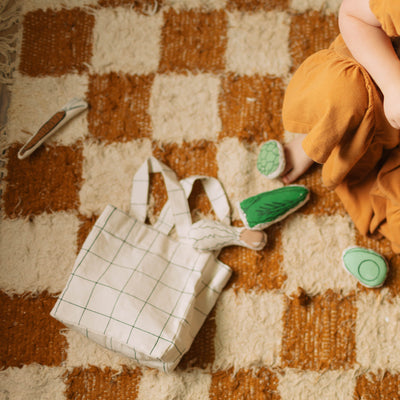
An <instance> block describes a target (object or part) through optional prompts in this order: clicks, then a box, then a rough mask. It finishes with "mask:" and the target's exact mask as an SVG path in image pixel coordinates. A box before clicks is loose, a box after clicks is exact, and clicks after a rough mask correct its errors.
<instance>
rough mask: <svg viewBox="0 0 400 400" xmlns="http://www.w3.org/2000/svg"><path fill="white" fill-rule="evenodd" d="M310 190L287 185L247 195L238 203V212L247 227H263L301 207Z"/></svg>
mask: <svg viewBox="0 0 400 400" xmlns="http://www.w3.org/2000/svg"><path fill="white" fill-rule="evenodd" d="M309 197H310V191H309V190H308V189H307V188H306V187H305V186H303V185H289V186H284V187H281V188H278V189H274V190H270V191H268V192H263V193H260V194H257V195H255V196H252V197H249V198H247V199H245V200H243V201H241V202H240V203H239V214H240V217H241V219H242V221H243V223H244V225H245V226H246V227H247V228H249V229H265V228H267V227H268V226H270V225H272V224H274V223H276V222H278V221H280V220H282V219H284V218H286V217H287V216H288V215H289V214H291V213H293V212H295V211H296V210H298V209H299V208H300V207H302V206H303V205H304V204H305V203H306V202H307V201H308V199H309Z"/></svg>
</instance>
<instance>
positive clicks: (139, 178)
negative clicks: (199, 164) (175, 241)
mask: <svg viewBox="0 0 400 400" xmlns="http://www.w3.org/2000/svg"><path fill="white" fill-rule="evenodd" d="M149 160H150V162H149ZM149 160H147V162H145V164H144V165H143V166H142V167H141V168H140V169H139V170H138V171H137V173H136V174H135V177H134V179H133V185H132V196H131V210H130V214H131V215H132V216H135V217H136V218H137V219H138V220H140V221H142V222H144V221H145V219H146V215H147V207H148V191H149V173H150V172H161V173H162V170H164V171H169V174H170V177H174V178H175V179H174V180H175V181H176V182H177V180H176V175H175V173H174V172H173V171H172V170H171V169H169V168H168V167H167V166H166V165H164V164H162V163H161V162H160V161H158V160H157V159H155V158H154V157H151V158H150V159H149ZM154 164H156V165H158V167H161V171H155V170H154V169H153V168H152V169H151V171H150V169H149V168H146V166H147V165H150V167H152V166H153V165H154ZM163 176H164V175H163ZM164 180H165V186H166V188H167V192H168V201H167V202H166V204H165V206H164V207H163V209H162V210H161V213H160V215H159V217H158V219H157V221H156V222H155V224H154V228H155V229H157V230H158V231H160V232H163V233H164V234H166V235H168V234H169V233H170V232H171V230H172V228H173V226H174V224H176V217H175V216H176V213H179V212H182V210H179V206H178V207H175V215H174V214H173V211H174V208H173V207H171V206H170V204H171V202H172V203H174V201H175V199H176V195H177V194H178V192H175V191H174V192H173V193H175V196H170V192H169V189H168V186H167V181H166V179H165V176H164ZM197 180H200V181H201V183H202V185H203V187H204V190H205V192H206V194H207V196H208V198H209V200H210V202H211V205H212V207H213V210H214V212H215V214H216V215H217V217H218V219H219V220H220V221H221V222H223V223H226V224H227V225H230V224H231V218H230V206H229V203H228V199H227V197H226V193H225V190H224V189H223V187H222V185H221V183H220V182H219V180H218V179H216V178H213V177H210V176H191V177H189V178H185V179H182V180H181V181H179V182H178V185H181V188H183V191H184V196H185V207H187V208H185V212H184V214H182V215H186V216H188V218H186V217H185V219H184V224H187V223H188V224H189V225H188V226H190V225H191V224H192V219H191V215H190V209H189V205H188V202H187V200H186V199H188V198H189V196H190V194H191V192H192V189H193V185H194V183H195V182H196V181H197ZM174 190H176V185H175V189H174ZM179 197H181V195H180V194H179ZM181 202H182V200H181ZM186 210H187V212H188V214H186ZM178 219H179V218H178ZM180 222H181V219H179V222H178V224H179V223H180ZM180 231H181V232H180ZM177 232H178V235H179V236H180V237H181V238H186V234H187V228H183V229H180V228H178V226H177ZM183 235H184V236H183Z"/></svg>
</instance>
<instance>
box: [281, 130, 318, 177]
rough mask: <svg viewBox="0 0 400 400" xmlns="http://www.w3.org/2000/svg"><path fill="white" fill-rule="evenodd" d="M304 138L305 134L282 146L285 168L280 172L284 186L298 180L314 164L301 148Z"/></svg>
mask: <svg viewBox="0 0 400 400" xmlns="http://www.w3.org/2000/svg"><path fill="white" fill-rule="evenodd" d="M306 136H307V135H306V134H298V136H297V137H296V138H295V139H293V140H292V141H291V142H289V143H287V144H285V145H284V146H283V148H284V150H285V157H286V167H285V169H284V171H283V172H282V175H281V179H282V182H283V183H284V184H285V185H287V184H289V183H292V182H294V181H295V180H296V179H298V178H300V176H302V175H303V174H304V173H305V172H306V171H307V170H308V169H309V168H310V167H311V165H313V163H314V161H313V160H312V159H311V158H310V157H308V155H307V154H306V153H305V151H304V150H303V147H302V142H303V140H304V138H305V137H306Z"/></svg>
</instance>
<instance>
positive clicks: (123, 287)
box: [55, 207, 201, 354]
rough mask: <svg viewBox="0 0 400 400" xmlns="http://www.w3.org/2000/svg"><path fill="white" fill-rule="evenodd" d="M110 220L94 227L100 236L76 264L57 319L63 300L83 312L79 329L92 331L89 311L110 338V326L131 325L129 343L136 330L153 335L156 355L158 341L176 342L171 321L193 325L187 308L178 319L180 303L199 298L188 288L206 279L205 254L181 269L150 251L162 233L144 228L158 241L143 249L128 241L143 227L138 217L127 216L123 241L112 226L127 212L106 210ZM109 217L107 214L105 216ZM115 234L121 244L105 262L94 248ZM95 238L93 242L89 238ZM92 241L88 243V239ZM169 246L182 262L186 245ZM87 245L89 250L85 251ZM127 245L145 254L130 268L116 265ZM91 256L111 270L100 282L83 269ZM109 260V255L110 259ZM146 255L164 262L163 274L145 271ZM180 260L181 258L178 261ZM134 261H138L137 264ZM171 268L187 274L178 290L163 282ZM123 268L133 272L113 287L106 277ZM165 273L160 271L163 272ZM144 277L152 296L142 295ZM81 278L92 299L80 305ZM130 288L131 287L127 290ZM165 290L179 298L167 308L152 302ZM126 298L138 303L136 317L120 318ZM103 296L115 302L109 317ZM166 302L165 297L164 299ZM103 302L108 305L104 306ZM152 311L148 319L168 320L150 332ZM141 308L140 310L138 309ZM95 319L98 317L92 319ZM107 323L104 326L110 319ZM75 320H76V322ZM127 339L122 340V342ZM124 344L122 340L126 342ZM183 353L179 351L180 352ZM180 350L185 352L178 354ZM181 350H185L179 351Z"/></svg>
mask: <svg viewBox="0 0 400 400" xmlns="http://www.w3.org/2000/svg"><path fill="white" fill-rule="evenodd" d="M105 213H106V219H105V225H104V226H99V225H97V224H96V225H95V231H96V232H95V231H94V232H93V233H94V234H95V235H96V237H95V238H94V240H93V241H92V242H90V243H87V242H86V243H85V245H84V247H83V249H82V253H81V255H80V257H78V258H79V262H78V263H77V266H76V267H75V268H74V272H73V274H72V275H71V278H70V280H69V282H68V285H67V287H66V289H65V291H64V292H63V293H62V295H61V296H60V298H59V302H58V304H57V306H56V310H55V314H56V315H57V312H58V310H59V308H60V306H61V304H62V303H63V302H65V303H67V304H68V305H69V306H73V307H76V308H78V309H80V310H81V312H80V315H79V314H77V318H76V321H74V322H75V323H76V324H77V325H82V326H85V327H88V322H87V313H93V314H94V315H95V316H96V318H97V322H96V323H93V321H91V326H95V325H97V326H103V327H104V329H103V332H102V333H103V334H105V335H107V334H108V333H109V324H110V321H114V322H116V323H118V324H122V325H125V326H128V327H129V328H130V330H129V334H128V336H127V337H126V339H125V341H124V342H125V343H126V344H129V343H132V340H131V339H132V336H134V335H133V333H134V331H136V330H138V331H141V332H145V333H146V334H148V335H149V337H151V338H152V343H153V346H152V348H151V350H150V354H152V353H153V351H154V349H155V348H156V346H157V344H158V341H159V340H165V341H167V342H169V343H171V344H173V339H174V338H173V337H168V336H166V334H165V327H166V325H167V324H168V322H169V321H170V319H171V318H173V319H177V320H179V321H181V323H187V324H189V321H187V320H186V319H185V314H186V312H185V310H183V311H181V312H180V314H179V315H176V313H175V312H176V309H177V307H178V305H179V303H180V300H181V297H182V295H188V296H190V297H194V294H193V293H192V292H190V291H189V290H187V289H188V284H189V282H190V281H191V280H193V279H195V280H197V279H199V277H200V276H201V273H200V272H199V271H196V267H197V261H198V259H199V257H200V253H198V254H197V259H194V260H193V264H192V265H190V266H188V265H181V264H178V263H177V262H172V261H170V260H167V259H166V258H163V257H160V256H159V255H158V254H156V253H155V252H152V251H151V247H152V245H153V244H154V242H155V241H156V239H157V238H158V237H159V236H160V233H159V232H156V231H155V230H154V229H151V228H150V229H148V228H147V227H146V228H145V227H142V228H145V229H146V230H148V232H152V236H153V238H152V239H153V242H152V243H150V246H149V248H147V249H146V248H144V247H143V245H140V244H137V243H134V242H132V241H130V240H129V235H130V234H131V233H132V230H133V229H134V227H136V226H137V225H139V224H141V223H140V222H139V221H137V220H136V219H134V218H129V216H127V221H129V224H130V227H129V228H128V229H126V230H127V232H128V233H127V235H126V237H119V236H118V232H115V227H113V221H115V220H117V221H118V220H119V218H113V216H117V215H118V214H123V213H121V212H120V211H119V210H117V209H116V208H115V207H110V208H108V209H107V210H106V211H105ZM102 217H103V218H101V219H104V217H105V215H102ZM109 236H111V237H112V238H113V239H116V240H117V242H118V243H119V246H113V248H114V249H115V251H114V254H110V256H111V259H110V258H105V257H104V256H103V255H100V254H97V253H96V251H95V250H93V249H94V248H95V247H96V243H98V242H99V241H100V240H101V238H106V240H107V239H108V238H109ZM90 239H91V238H90ZM88 241H89V240H88ZM168 241H169V242H170V243H172V244H174V247H175V249H174V251H173V256H172V258H173V259H179V256H177V254H179V252H181V251H187V246H185V245H182V244H179V243H177V242H173V241H171V240H168ZM87 245H89V246H88V248H87V249H85V247H86V246H87ZM126 247H128V248H129V249H130V250H137V251H138V254H141V257H140V256H139V258H138V259H136V261H135V264H134V265H131V267H128V266H126V265H121V264H118V263H115V260H116V258H117V257H118V254H120V252H121V251H123V249H124V248H126ZM88 255H94V256H95V257H96V258H99V259H100V260H101V261H103V262H104V264H108V265H106V267H105V268H104V269H103V271H102V272H101V274H100V275H99V276H98V278H97V279H95V280H93V279H89V278H87V277H86V276H85V275H86V274H87V273H86V272H84V271H83V270H84V269H85V267H86V266H87V260H88V258H87V257H88ZM110 256H109V257H110ZM147 256H153V257H154V258H153V259H155V260H157V259H158V260H159V261H160V263H161V264H162V265H163V268H162V271H159V270H157V273H156V271H154V270H153V271H152V270H151V269H140V268H142V267H143V263H144V262H145V259H146V257H147ZM175 256H176V257H175ZM132 261H134V260H132ZM172 267H177V268H178V269H180V270H181V271H179V272H180V275H183V276H185V278H184V279H185V280H184V282H182V281H181V282H180V283H181V284H182V286H181V287H179V286H180V285H179V284H178V285H176V286H175V287H173V286H171V284H170V282H169V281H163V277H165V276H166V274H167V273H168V271H171V268H172ZM113 268H114V269H115V270H116V269H119V270H120V269H121V268H125V269H128V270H129V274H128V275H127V276H124V275H123V274H119V275H116V276H119V277H120V279H121V281H120V282H118V284H117V283H116V282H115V283H114V285H113V286H114V287H113V286H112V285H111V284H110V283H109V284H107V283H106V281H105V280H103V278H104V276H105V275H106V274H107V273H109V272H110V271H111V270H112V269H113ZM182 270H185V271H186V274H182ZM159 272H161V273H159ZM143 277H146V278H148V279H146V280H147V281H148V285H149V288H150V289H151V290H150V291H149V293H148V294H147V293H146V294H147V297H146V296H143V297H140V292H141V290H140V289H141V287H140V286H141V285H143V279H141V278H143ZM82 280H84V281H85V282H86V283H87V284H88V285H89V286H88V287H87V291H86V294H87V295H88V296H87V298H85V299H84V301H83V302H81V303H79V302H76V303H74V298H73V296H72V298H71V293H72V294H73V295H75V294H76V292H75V290H74V286H75V285H77V287H78V288H81V287H82V282H81V281H82ZM117 286H120V289H119V290H118V289H117V288H116V287H117ZM128 286H129V288H128ZM159 286H162V287H163V290H162V291H163V292H164V294H165V292H169V294H170V297H172V298H173V299H174V301H173V302H172V303H171V304H168V302H163V305H162V306H161V307H160V303H158V305H156V304H153V303H152V295H153V294H154V292H155V291H156V289H157V287H159ZM123 295H124V296H127V297H128V298H131V299H133V300H135V301H132V302H131V304H132V309H131V310H130V311H131V313H132V314H133V315H135V314H136V315H135V317H134V318H132V319H131V318H129V319H128V318H126V319H124V318H123V317H122V318H118V317H117V316H116V314H115V311H116V310H117V309H118V307H119V302H120V300H121V296H123ZM100 297H101V298H103V299H105V301H104V303H105V304H107V303H109V302H112V304H113V305H112V307H110V304H109V307H108V308H110V312H109V313H105V312H104V311H103V312H102V311H99V310H98V309H97V308H96V299H98V298H100ZM164 299H165V298H164ZM102 304H103V303H102ZM147 307H150V308H151V309H152V310H149V309H147V310H146V311H147V315H149V314H151V313H152V312H153V313H154V312H156V311H157V312H159V313H158V317H159V318H161V316H164V319H163V320H162V319H161V321H158V322H156V321H153V322H152V325H153V329H151V330H150V329H148V328H146V323H145V322H144V321H142V320H141V317H142V314H143V312H145V309H146V308H147ZM135 308H136V309H135ZM91 317H92V318H93V317H94V316H91ZM104 318H105V319H106V320H108V321H107V323H106V324H105V320H104ZM71 322H72V321H71ZM121 339H122V338H121ZM121 341H122V340H121ZM178 350H179V349H178ZM179 351H180V350H179ZM180 352H181V351H180Z"/></svg>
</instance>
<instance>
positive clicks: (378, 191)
mask: <svg viewBox="0 0 400 400" xmlns="http://www.w3.org/2000/svg"><path fill="white" fill-rule="evenodd" d="M370 6H371V9H372V11H373V12H374V13H375V14H376V16H377V18H378V19H379V21H380V22H381V24H382V27H383V28H384V29H385V30H386V29H387V32H388V34H390V36H398V32H400V1H397V0H396V1H393V0H383V1H382V0H381V1H379V0H371V2H370ZM392 8H396V10H395V11H392V10H391V9H392ZM396 16H398V17H399V18H395V17H396ZM395 21H398V24H397V26H396V24H395ZM282 113H283V124H284V128H285V129H286V130H288V131H290V132H296V133H307V137H306V138H305V140H304V141H303V148H304V150H305V152H306V153H307V154H308V155H309V157H311V158H312V159H313V160H314V161H316V162H318V163H321V164H323V167H322V179H323V182H324V184H325V185H326V186H327V187H329V188H332V189H335V191H336V193H337V194H338V196H339V198H340V199H341V201H342V202H343V204H344V206H345V208H346V210H347V211H348V213H349V215H350V217H351V218H352V219H353V221H354V223H355V225H356V227H357V228H358V229H359V231H360V232H361V233H362V234H363V235H375V234H377V233H378V232H379V233H381V234H383V235H384V236H385V237H387V238H388V239H389V240H390V241H391V243H392V247H393V250H394V251H395V252H396V253H400V148H399V144H400V132H399V130H397V129H394V128H393V127H391V125H390V124H389V123H388V121H387V120H386V117H385V115H384V111H383V103H382V94H381V92H380V90H379V89H378V88H377V86H376V85H375V84H374V82H373V81H372V79H371V77H370V76H369V74H368V73H367V72H366V70H365V69H364V68H363V67H361V66H360V65H359V64H358V63H357V62H356V61H355V60H354V59H353V57H352V56H351V53H350V52H349V50H348V49H347V47H346V45H345V43H344V41H343V39H342V37H341V35H339V36H338V37H337V38H336V40H335V41H334V42H333V43H332V45H331V46H330V47H329V48H328V49H326V50H322V51H319V52H317V53H316V54H314V55H312V56H311V57H309V58H308V59H307V60H306V61H305V62H304V63H303V64H302V65H301V66H300V67H299V69H298V70H297V71H296V73H295V74H294V76H293V78H292V80H291V82H290V83H289V86H288V88H287V91H286V94H285V99H284V103H283V110H282Z"/></svg>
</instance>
